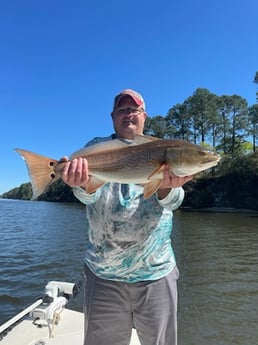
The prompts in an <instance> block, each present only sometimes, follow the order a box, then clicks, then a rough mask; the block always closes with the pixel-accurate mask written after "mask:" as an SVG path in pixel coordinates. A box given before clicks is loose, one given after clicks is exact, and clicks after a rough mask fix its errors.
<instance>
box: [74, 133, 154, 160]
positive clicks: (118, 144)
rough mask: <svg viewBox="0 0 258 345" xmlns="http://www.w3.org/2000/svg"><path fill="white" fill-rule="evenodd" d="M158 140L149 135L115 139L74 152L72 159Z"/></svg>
mask: <svg viewBox="0 0 258 345" xmlns="http://www.w3.org/2000/svg"><path fill="white" fill-rule="evenodd" d="M154 140H158V138H155V137H151V136H148V135H139V134H138V135H136V136H135V138H134V140H127V139H124V140H123V139H113V140H107V141H102V142H100V143H97V144H93V145H90V146H86V147H84V148H82V149H80V150H78V151H76V152H74V153H73V154H72V155H71V157H70V159H73V158H75V157H80V156H87V155H91V154H97V153H99V152H101V153H105V152H108V151H112V150H119V149H121V148H125V147H128V146H135V145H141V144H146V143H148V142H151V141H154Z"/></svg>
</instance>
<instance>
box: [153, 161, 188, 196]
mask: <svg viewBox="0 0 258 345" xmlns="http://www.w3.org/2000/svg"><path fill="white" fill-rule="evenodd" d="M192 178H193V176H183V177H181V176H177V175H175V174H173V173H172V172H171V170H170V168H169V166H168V165H165V168H164V177H163V181H162V183H161V185H160V187H159V190H158V197H159V199H164V198H165V197H166V196H167V195H168V193H169V192H170V190H171V189H172V188H178V187H182V186H183V185H184V184H185V183H187V182H188V181H190V180H192Z"/></svg>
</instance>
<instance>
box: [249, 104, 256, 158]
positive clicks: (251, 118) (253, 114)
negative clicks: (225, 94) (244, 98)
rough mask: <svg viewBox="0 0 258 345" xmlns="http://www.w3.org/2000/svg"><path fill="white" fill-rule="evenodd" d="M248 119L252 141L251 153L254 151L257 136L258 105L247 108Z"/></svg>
mask: <svg viewBox="0 0 258 345" xmlns="http://www.w3.org/2000/svg"><path fill="white" fill-rule="evenodd" d="M248 117H249V122H250V130H249V132H250V134H251V136H252V141H253V152H255V151H256V140H257V136H258V104H254V105H252V106H251V107H249V108H248Z"/></svg>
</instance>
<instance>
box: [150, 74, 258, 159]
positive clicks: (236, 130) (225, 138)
mask: <svg viewBox="0 0 258 345" xmlns="http://www.w3.org/2000/svg"><path fill="white" fill-rule="evenodd" d="M257 80H258V76H257ZM145 134H149V135H153V136H156V137H159V138H163V139H171V138H176V139H183V140H187V141H191V142H194V143H195V144H197V143H201V145H207V146H212V147H213V148H215V149H216V150H217V151H219V152H221V153H223V154H227V155H231V156H234V155H235V154H241V153H245V152H248V151H253V152H255V151H256V149H257V148H256V147H257V139H258V104H254V105H252V106H249V107H248V104H247V101H246V99H244V98H243V97H241V96H239V95H232V96H228V95H222V96H217V95H215V94H214V93H211V92H210V91H209V90H208V89H205V88H198V89H196V90H195V92H194V93H193V95H192V96H190V97H188V98H187V99H186V100H185V101H184V102H183V103H178V104H176V105H174V106H173V107H172V108H170V109H169V111H168V113H167V115H166V116H161V115H158V116H154V117H150V118H147V119H146V126H145ZM250 140H251V142H250Z"/></svg>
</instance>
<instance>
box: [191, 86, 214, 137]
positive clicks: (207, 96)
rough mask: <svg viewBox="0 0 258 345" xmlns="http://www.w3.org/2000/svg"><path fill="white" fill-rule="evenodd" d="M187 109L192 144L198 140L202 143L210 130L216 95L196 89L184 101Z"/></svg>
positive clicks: (205, 90)
mask: <svg viewBox="0 0 258 345" xmlns="http://www.w3.org/2000/svg"><path fill="white" fill-rule="evenodd" d="M186 104H187V108H188V111H189V114H190V116H191V119H192V131H193V140H194V143H197V141H198V138H200V141H201V142H202V143H203V142H205V140H207V139H206V138H207V137H208V136H209V134H210V133H211V130H212V121H213V118H214V113H215V109H216V95H215V94H213V93H211V92H210V91H209V90H208V89H204V88H198V89H196V91H195V92H194V94H193V95H192V96H190V97H189V98H188V99H187V100H186Z"/></svg>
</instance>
